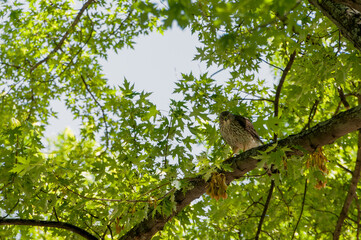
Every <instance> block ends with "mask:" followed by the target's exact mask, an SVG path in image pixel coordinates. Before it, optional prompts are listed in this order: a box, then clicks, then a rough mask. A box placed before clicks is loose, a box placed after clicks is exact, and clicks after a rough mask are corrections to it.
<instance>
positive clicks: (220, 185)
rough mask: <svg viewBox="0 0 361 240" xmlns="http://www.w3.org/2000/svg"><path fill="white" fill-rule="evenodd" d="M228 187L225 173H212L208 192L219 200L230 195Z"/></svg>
mask: <svg viewBox="0 0 361 240" xmlns="http://www.w3.org/2000/svg"><path fill="white" fill-rule="evenodd" d="M227 187H228V186H227V184H226V176H225V175H224V174H223V173H212V176H211V179H210V180H209V182H208V185H207V190H206V193H207V194H208V195H209V196H211V198H213V199H216V200H217V201H218V200H219V199H220V198H223V199H226V198H227V197H228V195H227Z"/></svg>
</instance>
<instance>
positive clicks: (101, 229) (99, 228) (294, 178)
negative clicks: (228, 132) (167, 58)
mask: <svg viewBox="0 0 361 240" xmlns="http://www.w3.org/2000/svg"><path fill="white" fill-rule="evenodd" d="M310 2H311V3H312V4H311V3H310ZM355 2H357V1H355ZM322 4H323V5H322ZM326 4H329V5H327V6H331V5H330V4H334V5H332V6H334V9H335V10H339V9H346V10H348V12H347V14H350V15H349V17H350V19H353V18H356V17H357V16H358V15H357V14H351V13H350V12H352V11H351V10H353V8H352V7H354V8H355V6H356V9H357V7H358V6H359V5H360V4H358V3H355V6H349V5H347V4H346V3H344V2H343V1H336V0H335V1H331V0H328V1H315V2H314V1H309V2H307V1H296V0H279V1H271V0H242V1H223V0H222V1H220V0H210V1H205V0H198V1H191V0H168V1H160V2H153V1H136V0H128V1H127V0H121V1H103V0H98V1H95V0H88V1H86V2H84V1H83V2H81V1H75V2H74V1H67V0H51V1H50V0H38V1H35V0H27V1H25V0H24V1H22V0H19V1H17V0H15V1H8V0H2V1H1V3H0V19H1V23H0V65H1V68H0V101H1V105H0V116H1V118H0V172H1V174H0V200H1V201H0V213H1V215H0V225H4V226H1V230H0V238H5V237H6V238H7V239H16V237H17V236H22V237H24V238H26V239H40V238H50V237H51V238H52V239H64V238H67V239H80V238H81V237H80V235H82V236H83V237H86V238H88V239H118V238H121V237H122V238H124V239H127V238H128V239H132V238H135V236H138V237H139V238H140V239H147V238H150V237H152V236H153V235H154V234H155V236H154V238H153V239H201V238H206V239H211V238H213V239H253V238H256V239H258V238H261V239H294V238H295V239H308V238H310V239H311V238H312V239H329V238H330V237H332V236H333V237H335V238H336V239H338V234H339V233H337V232H338V231H341V230H340V229H342V231H341V235H340V236H341V238H343V239H352V238H353V239H355V238H357V239H358V238H359V231H360V216H361V207H360V204H361V202H360V200H359V198H358V196H359V195H360V194H361V189H360V187H357V182H358V180H359V178H360V169H361V164H360V162H361V153H360V151H361V150H360V146H361V142H360V141H361V140H360V137H359V136H358V134H357V133H356V132H355V130H356V129H357V128H360V126H359V127H357V128H355V129H353V132H352V133H349V134H347V135H345V134H346V133H348V132H344V133H343V134H340V135H337V134H336V133H334V132H331V130H330V132H327V134H328V135H330V136H333V137H334V138H335V139H337V140H336V141H335V142H333V143H332V144H327V145H325V144H326V143H323V144H320V146H323V145H325V146H324V147H323V148H322V150H321V148H317V147H318V146H317V145H316V146H314V147H315V149H314V150H316V149H317V150H316V151H315V152H314V153H312V152H310V151H309V150H308V149H305V148H301V147H299V146H298V151H299V152H302V154H298V155H294V154H293V155H292V154H291V155H289V154H287V152H290V151H293V150H294V147H297V146H292V145H290V146H283V147H279V146H278V144H277V141H278V140H279V139H284V138H286V137H287V136H289V135H292V134H297V133H300V132H301V133H302V132H305V131H307V130H309V129H311V128H312V127H314V126H315V125H316V124H318V123H321V122H323V121H326V120H328V119H332V117H334V116H335V115H336V114H337V113H339V112H341V111H344V110H345V109H349V108H350V107H351V108H353V107H356V106H357V105H358V104H359V103H360V102H361V84H360V76H361V64H360V53H359V50H358V48H357V44H355V42H353V41H351V40H349V38H348V37H343V36H346V35H347V36H351V35H352V36H353V34H356V35H357V34H358V33H357V32H351V31H350V32H345V30H344V29H343V30H342V33H341V32H340V30H339V26H338V25H337V24H336V25H335V24H334V22H335V18H332V17H330V16H329V15H327V14H326V16H325V11H326V10H325V9H326V8H324V6H326ZM354 11H356V10H354ZM330 15H332V14H330ZM332 16H333V15H332ZM331 20H332V21H331ZM336 20H337V19H336ZM174 22H176V23H177V24H178V25H179V26H181V27H182V28H186V27H188V28H190V29H191V30H192V32H193V33H194V34H196V35H197V36H198V39H199V41H200V42H201V43H202V47H200V48H198V49H197V55H196V56H195V59H198V60H200V61H202V62H205V63H207V64H208V66H210V65H215V66H218V67H219V68H221V69H224V70H225V71H229V72H230V76H231V77H230V78H229V79H226V80H225V81H224V82H217V81H216V80H215V79H214V78H213V76H211V75H210V74H209V73H205V74H203V75H201V76H195V75H194V74H192V73H184V74H183V75H182V79H180V80H179V81H177V83H176V86H177V87H176V88H175V89H174V92H175V93H177V94H179V96H181V100H172V101H171V104H170V106H169V112H168V113H164V112H161V111H159V109H158V108H157V106H156V105H155V104H153V103H152V102H151V101H150V100H149V96H150V93H146V92H144V91H137V90H136V89H135V87H134V84H132V82H131V81H132V79H130V80H129V81H127V80H124V81H123V83H122V84H121V85H119V86H112V85H111V84H109V83H108V81H107V79H106V78H105V77H104V75H103V74H104V73H103V70H102V66H101V65H100V63H99V60H100V59H101V58H105V59H107V56H108V55H107V54H108V53H109V52H110V51H115V52H118V51H119V50H121V49H122V48H125V47H136V44H134V41H135V39H136V37H138V36H141V35H145V34H149V33H150V32H152V31H159V32H163V31H164V32H165V34H167V32H166V30H167V29H168V28H170V27H171V26H172V24H173V23H174ZM342 24H344V23H342ZM345 24H346V23H345ZM351 27H352V26H351ZM357 27H358V26H355V28H357ZM355 39H357V38H356V37H355ZM360 46H361V45H360ZM262 62H265V63H267V64H269V66H270V67H271V68H272V69H273V72H274V76H273V78H272V79H273V82H269V81H265V79H259V78H258V77H257V76H258V72H259V71H261V69H260V64H261V63H262ZM140 68H141V66H140ZM138 87H139V86H138ZM53 100H63V101H64V102H65V104H66V107H67V108H68V109H69V110H71V112H72V113H73V115H74V118H76V119H79V120H80V121H81V122H82V128H81V131H80V136H74V134H73V133H72V132H70V131H69V130H65V131H64V132H63V133H61V134H59V136H58V137H57V139H56V140H54V141H51V142H49V143H48V144H46V146H44V130H45V127H46V126H47V125H48V123H49V118H50V117H52V116H57V114H58V113H57V111H56V109H52V106H51V102H52V101H53ZM224 110H229V111H231V112H233V113H238V114H242V115H244V116H246V117H249V118H250V119H252V120H253V122H254V126H255V128H256V129H257V131H258V133H259V135H260V136H262V138H263V140H264V142H266V143H271V144H270V145H269V146H268V147H265V148H263V149H262V150H260V153H259V154H258V156H257V157H256V158H257V159H258V160H259V161H260V164H259V166H262V165H263V164H264V163H265V162H267V165H268V166H271V165H272V164H273V165H274V166H275V168H277V169H278V173H276V174H272V176H268V175H267V174H266V172H265V170H263V168H261V167H257V168H254V167H253V168H254V169H253V170H252V171H250V172H248V173H246V174H245V175H244V176H242V177H241V178H240V179H238V180H234V181H232V180H233V179H229V178H227V181H228V182H227V183H229V186H228V189H227V195H228V198H227V199H224V200H219V201H216V200H214V199H211V198H210V196H208V195H205V194H203V193H205V189H204V190H202V191H203V192H200V193H199V196H201V197H200V198H198V200H197V201H194V202H193V203H192V204H190V202H189V203H187V204H184V205H182V206H181V204H179V203H180V202H181V200H179V196H181V194H180V193H184V196H185V197H184V199H191V198H192V196H190V194H189V190H191V189H192V188H194V186H195V185H196V184H198V183H197V181H198V182H202V183H205V182H206V181H208V180H209V179H210V177H211V176H212V173H214V172H217V171H218V172H224V173H227V172H232V171H233V170H234V169H233V165H232V164H224V160H225V159H227V158H228V157H229V156H230V154H231V152H230V148H229V147H228V146H227V145H225V143H224V142H223V140H222V139H221V137H220V134H219V132H218V123H217V116H218V114H219V113H220V112H222V111H224ZM358 111H359V110H358ZM315 129H316V128H315ZM315 131H317V129H316V130H315ZM350 131H351V130H350ZM350 131H349V132H350ZM322 136H323V135H322ZM319 141H321V142H322V139H321V140H319ZM199 149H200V150H199ZM309 154H311V156H310V155H309ZM242 156H246V155H242ZM222 174H223V173H222ZM222 176H223V175H222ZM225 176H228V175H225ZM231 181H232V182H231ZM326 183H327V184H326ZM270 186H271V187H270ZM203 188H204V187H203ZM203 188H202V189H203ZM202 194H203V195H202ZM346 195H347V197H346V198H345V196H346ZM194 198H197V197H194V196H193V199H194ZM191 200H192V199H191ZM191 200H190V201H191ZM182 201H183V200H182ZM174 211H176V212H177V213H178V214H176V215H175V214H174ZM173 215H175V216H173ZM169 216H171V217H169ZM14 219H15V220H16V221H15V220H14ZM35 220H36V221H35ZM158 220H159V221H158ZM161 220H162V221H163V222H164V223H165V226H164V229H163V225H164V224H163V225H161V224H160V222H162V221H161ZM142 221H143V222H142ZM157 221H158V222H157ZM64 223H67V224H69V225H66V224H65V225H64ZM145 223H147V224H145ZM152 224H153V225H156V224H160V225H159V226H158V225H157V226H158V227H151V225H152ZM13 225H15V226H13ZM21 225H30V226H45V227H46V228H38V227H30V226H21ZM153 225H152V226H153ZM78 228H79V229H78ZM131 229H133V230H131ZM159 230H161V231H159ZM132 231H133V232H132ZM71 232H74V233H78V234H80V235H78V234H74V233H71ZM70 233H71V234H70ZM19 234H21V235H19Z"/></svg>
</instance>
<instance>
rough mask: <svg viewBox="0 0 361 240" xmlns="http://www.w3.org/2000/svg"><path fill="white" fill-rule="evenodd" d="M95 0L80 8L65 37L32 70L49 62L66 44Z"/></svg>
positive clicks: (89, 0) (90, 0)
mask: <svg viewBox="0 0 361 240" xmlns="http://www.w3.org/2000/svg"><path fill="white" fill-rule="evenodd" d="M94 1H95V0H88V1H87V2H86V3H85V4H84V5H83V7H82V8H81V9H80V11H79V12H78V14H77V16H76V17H75V19H74V21H73V23H72V24H71V25H70V27H69V29H68V31H66V32H65V34H64V35H63V37H62V38H61V40H60V41H59V43H58V44H57V45H56V46H55V48H54V49H53V50H52V51H51V52H50V53H49V54H48V56H46V57H45V58H44V59H43V60H41V61H39V62H37V63H36V64H35V65H34V66H32V67H31V69H30V72H32V71H34V70H35V68H37V67H38V66H40V65H41V64H43V63H44V62H47V61H48V60H49V59H50V58H51V56H52V55H53V54H55V53H56V52H57V51H58V50H59V49H60V48H61V46H62V45H63V44H64V42H65V40H66V39H67V38H68V36H69V34H70V33H71V31H72V30H73V28H74V27H75V26H76V25H77V24H78V22H79V21H80V18H81V16H82V15H83V13H84V11H85V10H86V9H87V8H88V7H89V6H90V4H92V3H93V2H94Z"/></svg>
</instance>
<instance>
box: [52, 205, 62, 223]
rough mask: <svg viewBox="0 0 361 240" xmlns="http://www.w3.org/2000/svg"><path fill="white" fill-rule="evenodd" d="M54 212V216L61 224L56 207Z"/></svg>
mask: <svg viewBox="0 0 361 240" xmlns="http://www.w3.org/2000/svg"><path fill="white" fill-rule="evenodd" d="M53 211H54V215H55V218H56V221H58V222H60V221H59V218H58V214H57V213H56V209H55V207H53Z"/></svg>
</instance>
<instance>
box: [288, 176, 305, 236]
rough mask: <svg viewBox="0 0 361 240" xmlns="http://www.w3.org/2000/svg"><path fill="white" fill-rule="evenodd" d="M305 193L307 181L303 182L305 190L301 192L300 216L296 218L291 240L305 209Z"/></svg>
mask: <svg viewBox="0 0 361 240" xmlns="http://www.w3.org/2000/svg"><path fill="white" fill-rule="evenodd" d="M306 193H307V179H306V180H305V190H304V191H303V199H302V207H301V212H300V216H299V217H298V220H297V223H296V226H295V229H294V230H293V234H292V238H291V240H292V239H293V238H294V237H295V233H296V231H297V227H298V224H299V223H300V221H301V217H302V214H303V208H304V207H305V201H306Z"/></svg>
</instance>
